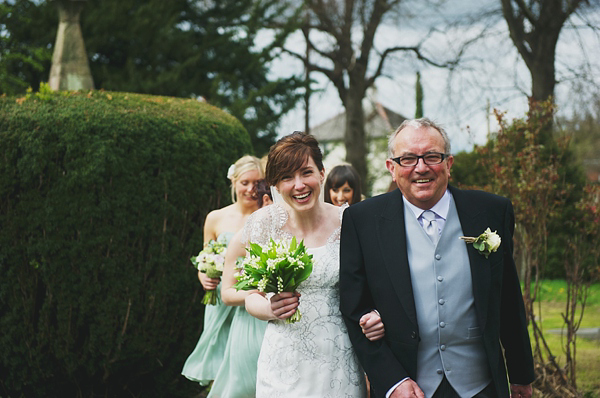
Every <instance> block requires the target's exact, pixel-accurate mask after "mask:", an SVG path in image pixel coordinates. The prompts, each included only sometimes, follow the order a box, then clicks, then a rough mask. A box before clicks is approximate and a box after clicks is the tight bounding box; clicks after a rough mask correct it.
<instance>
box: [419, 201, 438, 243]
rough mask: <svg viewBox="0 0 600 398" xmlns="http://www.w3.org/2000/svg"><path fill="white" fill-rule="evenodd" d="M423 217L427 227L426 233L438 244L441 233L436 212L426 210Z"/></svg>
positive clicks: (424, 225)
mask: <svg viewBox="0 0 600 398" xmlns="http://www.w3.org/2000/svg"><path fill="white" fill-rule="evenodd" d="M421 217H423V228H424V229H425V233H426V234H427V236H429V239H431V241H432V242H433V244H434V245H437V242H438V238H439V236H440V234H439V232H438V225H437V221H436V220H435V213H434V212H432V211H431V210H426V211H424V212H423V214H422V215H421Z"/></svg>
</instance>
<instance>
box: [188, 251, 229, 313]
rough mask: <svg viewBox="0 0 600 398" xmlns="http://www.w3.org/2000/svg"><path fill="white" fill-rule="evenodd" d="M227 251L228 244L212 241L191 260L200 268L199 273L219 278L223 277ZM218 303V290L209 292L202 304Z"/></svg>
mask: <svg viewBox="0 0 600 398" xmlns="http://www.w3.org/2000/svg"><path fill="white" fill-rule="evenodd" d="M226 251H227V243H226V242H224V241H220V240H213V239H211V240H210V241H208V242H206V243H205V244H204V247H203V248H202V251H201V252H200V253H198V255H197V256H196V257H192V258H191V259H190V260H191V261H192V264H194V266H195V267H196V268H198V271H200V272H203V273H205V274H206V276H208V277H209V278H219V277H221V275H223V266H224V265H225V252H226ZM217 301H218V295H217V292H216V290H207V291H206V293H205V294H204V298H203V299H202V304H206V305H215V304H217Z"/></svg>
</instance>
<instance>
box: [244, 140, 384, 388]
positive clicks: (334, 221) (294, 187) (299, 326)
mask: <svg viewBox="0 0 600 398" xmlns="http://www.w3.org/2000/svg"><path fill="white" fill-rule="evenodd" d="M324 177H325V170H324V168H323V163H322V155H321V151H320V149H319V147H318V143H317V141H316V140H315V138H314V137H313V136H311V135H308V134H305V133H300V132H294V133H293V134H291V135H288V136H286V137H283V138H282V139H280V140H279V141H278V142H277V143H276V144H275V145H274V146H273V147H271V151H270V152H269V156H268V162H267V168H266V179H267V181H268V182H269V184H271V185H272V186H275V187H276V189H277V191H278V192H279V194H280V195H281V198H282V199H283V203H276V204H274V205H271V206H267V207H265V208H263V209H260V210H258V211H257V212H255V213H254V214H252V215H251V216H250V217H249V218H248V222H247V223H246V226H245V227H244V230H243V233H242V239H241V242H240V243H239V244H240V246H241V245H243V244H244V243H246V242H254V243H261V244H264V243H267V242H268V241H269V240H270V239H271V238H273V239H275V240H278V239H282V238H287V239H291V238H292V236H295V237H296V239H298V240H299V241H300V240H304V245H305V246H306V247H307V248H308V252H309V253H310V254H312V255H313V261H314V266H313V272H312V274H311V275H310V277H309V278H308V279H307V280H306V281H304V282H303V283H302V284H301V285H300V287H299V288H298V291H297V292H294V293H280V294H277V295H273V296H272V297H271V296H265V295H264V294H261V293H258V292H253V293H252V294H250V295H248V296H247V297H246V299H245V303H246V309H247V311H248V313H250V314H251V315H253V316H255V317H256V318H258V319H262V320H266V321H269V322H268V325H267V329H266V332H265V337H264V340H263V344H262V347H261V351H260V355H259V359H258V374H257V386H256V396H257V397H290V396H298V397H315V398H317V397H318V398H323V397H366V389H365V378H364V373H363V371H362V369H361V367H360V365H359V363H358V361H357V358H356V356H355V354H354V351H353V348H352V345H351V344H350V340H349V338H348V335H347V332H346V327H345V325H344V323H343V321H342V317H341V314H340V311H339V292H338V275H339V246H340V225H341V218H342V213H343V211H344V209H345V207H341V208H340V207H336V206H333V205H331V204H328V203H325V202H323V200H321V199H320V198H319V197H320V192H321V189H322V184H323V181H324ZM240 249H241V250H240ZM236 250H240V251H239V252H240V253H242V252H243V248H242V247H238V248H237V249H236ZM242 254H243V253H242ZM296 310H300V311H301V313H302V318H301V320H300V321H298V322H296V323H293V324H285V323H284V320H285V319H286V318H288V317H290V316H291V315H292V314H293V313H294V312H295V311H296ZM365 317H367V318H369V320H368V322H367V321H365V324H366V325H367V326H366V327H365V326H364V325H363V329H365V334H367V336H368V337H369V338H372V339H377V338H381V337H382V336H383V325H382V324H381V321H380V319H379V317H378V316H376V314H375V312H371V313H369V314H366V315H365ZM362 324H363V323H362V320H361V325H362Z"/></svg>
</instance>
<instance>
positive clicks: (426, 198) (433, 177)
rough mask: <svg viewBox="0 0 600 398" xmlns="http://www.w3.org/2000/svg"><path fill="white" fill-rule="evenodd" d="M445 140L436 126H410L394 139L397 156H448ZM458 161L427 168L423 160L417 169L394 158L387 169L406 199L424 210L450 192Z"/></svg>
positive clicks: (387, 162)
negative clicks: (439, 154) (451, 169)
mask: <svg viewBox="0 0 600 398" xmlns="http://www.w3.org/2000/svg"><path fill="white" fill-rule="evenodd" d="M444 147H445V145H444V138H443V137H442V135H441V134H440V132H439V131H437V130H436V129H434V128H432V127H425V126H423V127H414V126H410V125H409V126H406V127H405V128H403V129H402V130H401V131H400V132H399V133H398V135H396V137H395V139H394V145H393V153H394V157H400V156H407V155H424V154H426V153H430V152H439V153H445V150H444ZM453 162H454V158H453V157H452V156H448V157H447V158H446V159H444V161H442V163H440V164H435V165H427V164H425V162H424V161H423V159H419V160H418V162H417V164H416V166H412V167H403V166H400V165H399V164H398V163H396V162H395V161H393V160H391V159H387V160H386V166H387V168H388V170H389V171H390V173H391V174H392V179H393V180H394V181H395V182H396V184H397V185H398V188H400V191H402V194H403V195H404V197H405V198H406V199H407V200H408V201H409V202H410V203H412V204H413V205H415V206H417V207H419V208H421V209H425V210H427V209H430V208H432V207H433V205H435V204H436V203H437V202H438V201H439V200H440V199H441V198H442V196H443V195H444V192H446V188H447V187H448V179H449V178H450V168H451V167H452V163H453Z"/></svg>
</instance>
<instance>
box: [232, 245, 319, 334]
mask: <svg viewBox="0 0 600 398" xmlns="http://www.w3.org/2000/svg"><path fill="white" fill-rule="evenodd" d="M246 250H247V251H248V255H247V256H246V257H244V258H243V259H242V260H241V261H240V262H239V263H238V265H239V268H241V269H240V271H239V274H238V276H237V279H238V282H237V283H236V284H235V285H233V287H235V288H236V289H237V290H258V291H259V292H262V293H275V294H278V293H282V292H294V291H295V290H296V289H297V288H298V286H299V285H300V283H301V282H303V281H305V280H306V279H307V278H308V277H309V275H310V273H311V272H312V269H313V260H312V254H308V252H307V251H306V247H305V246H304V241H300V243H297V242H296V237H293V238H292V239H291V240H280V241H274V240H273V239H271V240H270V242H269V243H268V244H266V245H259V244H256V243H250V245H249V247H248V248H246ZM301 317H302V314H300V310H299V309H297V310H296V312H294V314H293V315H292V316H291V317H289V318H287V319H286V320H285V323H294V322H298V321H299V320H300V318H301Z"/></svg>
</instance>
